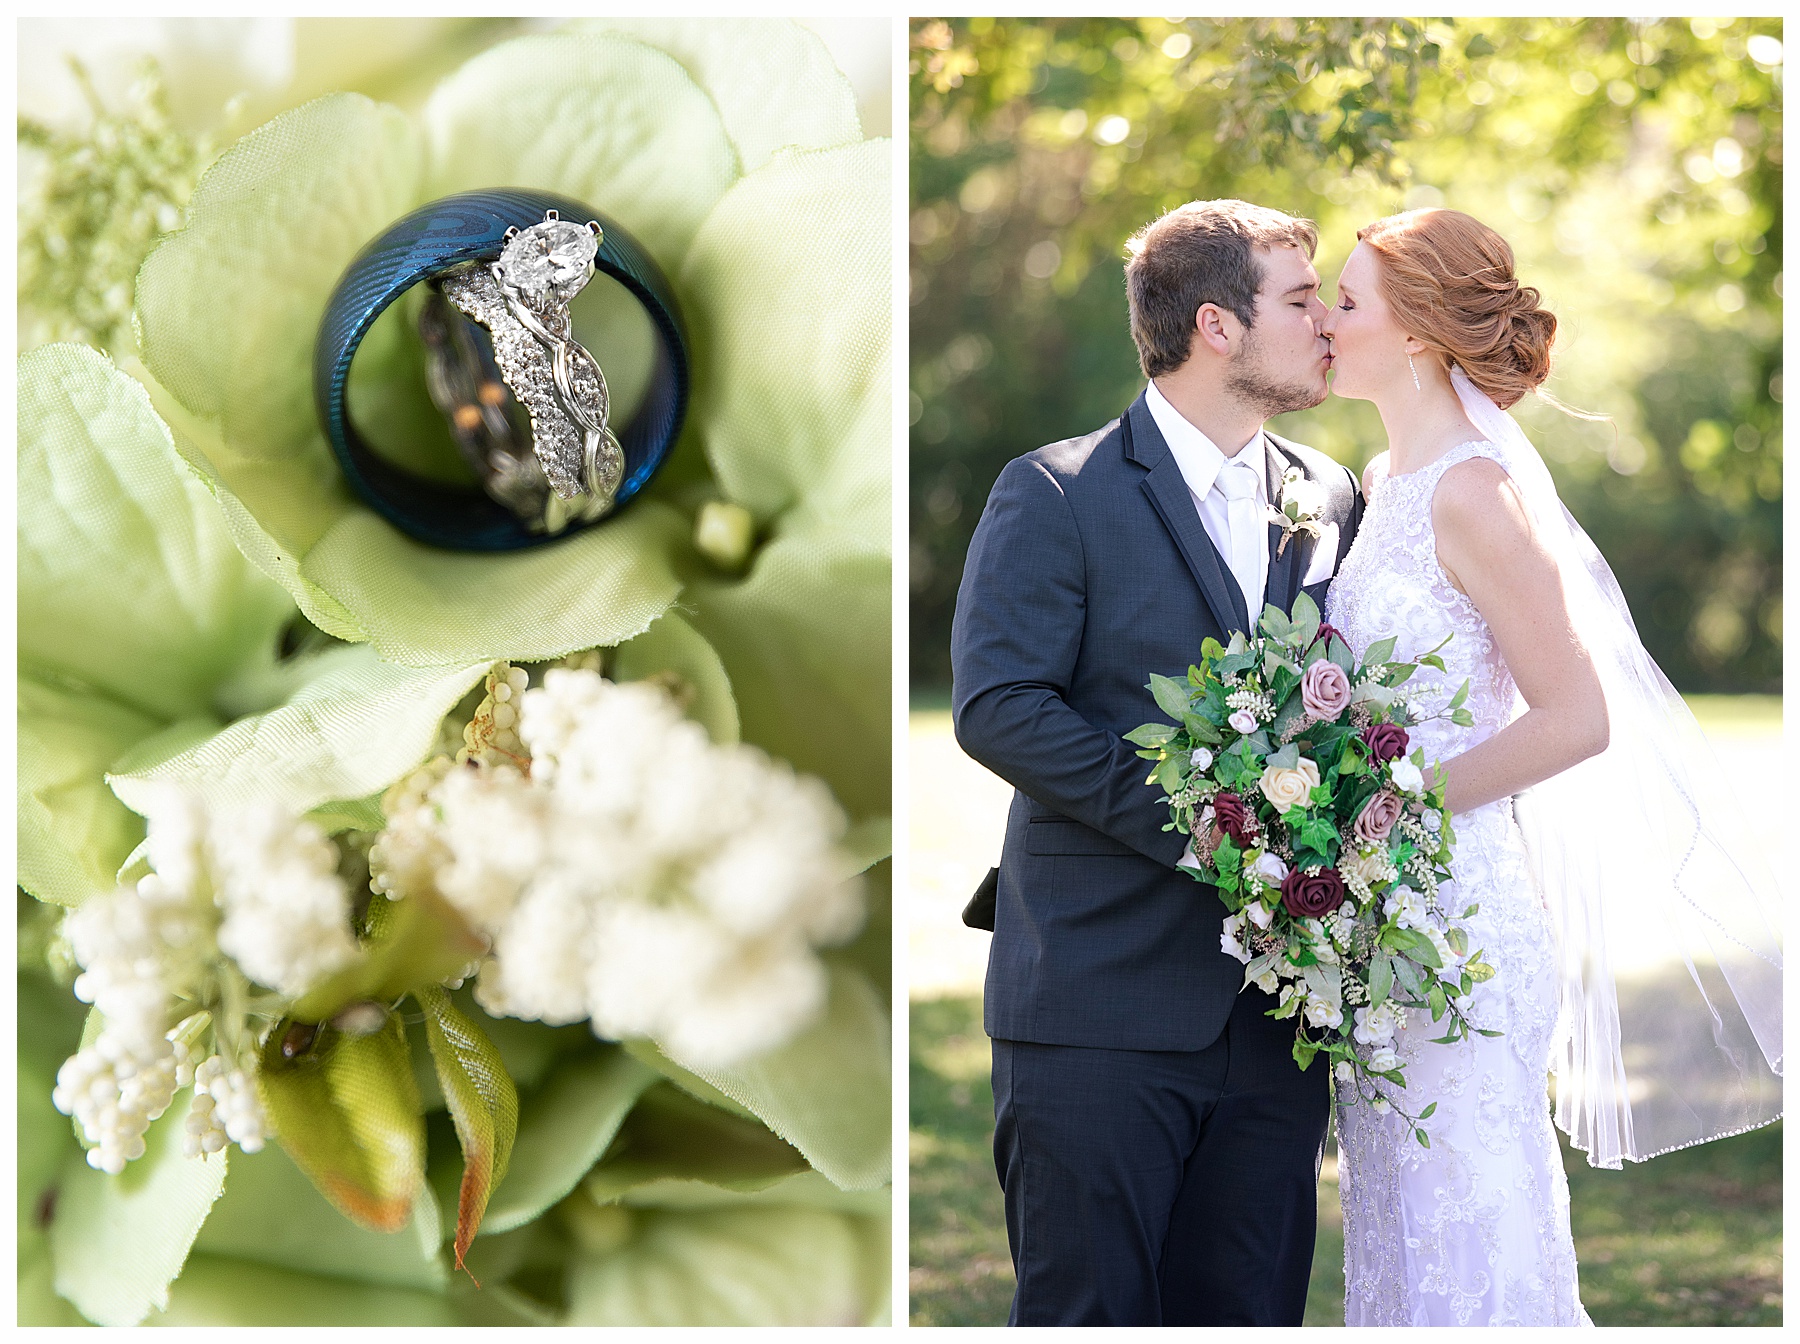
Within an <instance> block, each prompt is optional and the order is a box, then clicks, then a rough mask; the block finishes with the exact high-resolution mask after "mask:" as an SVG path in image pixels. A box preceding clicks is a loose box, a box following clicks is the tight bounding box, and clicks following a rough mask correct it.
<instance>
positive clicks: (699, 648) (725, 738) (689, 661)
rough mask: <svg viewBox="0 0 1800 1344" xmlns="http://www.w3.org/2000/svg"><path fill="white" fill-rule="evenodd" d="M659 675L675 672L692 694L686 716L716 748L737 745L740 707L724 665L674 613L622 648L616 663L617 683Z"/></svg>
mask: <svg viewBox="0 0 1800 1344" xmlns="http://www.w3.org/2000/svg"><path fill="white" fill-rule="evenodd" d="M660 672H669V673H674V674H675V676H676V677H677V678H679V680H680V684H681V688H682V690H683V691H685V692H690V693H691V694H692V700H691V701H690V702H689V703H688V705H687V716H688V717H689V718H690V719H693V720H694V721H695V722H697V723H699V724H701V725H702V726H703V727H704V728H705V729H706V732H707V735H708V736H709V737H711V738H712V740H713V741H714V742H717V743H727V742H736V741H737V740H738V715H737V702H736V701H735V700H734V699H733V698H732V695H731V678H730V677H728V676H727V675H726V674H725V665H724V664H723V663H721V662H720V661H719V655H718V654H717V653H715V652H713V647H712V645H710V644H708V643H707V642H706V640H705V639H704V638H702V637H701V635H700V633H699V632H698V631H697V630H695V629H694V627H693V626H691V625H689V624H688V623H687V622H686V621H684V620H683V619H682V618H681V617H679V616H677V615H676V614H675V613H674V612H672V611H670V612H665V613H664V614H663V615H662V616H660V617H658V618H657V621H656V623H655V624H654V625H652V626H651V627H650V628H649V629H648V630H646V631H644V633H643V634H641V635H639V636H638V637H637V638H636V639H632V640H627V641H626V642H625V643H623V644H621V645H619V649H618V654H617V660H616V662H615V663H614V664H613V679H614V680H615V681H640V680H643V679H644V678H646V677H653V676H655V675H657V674H658V673H660Z"/></svg>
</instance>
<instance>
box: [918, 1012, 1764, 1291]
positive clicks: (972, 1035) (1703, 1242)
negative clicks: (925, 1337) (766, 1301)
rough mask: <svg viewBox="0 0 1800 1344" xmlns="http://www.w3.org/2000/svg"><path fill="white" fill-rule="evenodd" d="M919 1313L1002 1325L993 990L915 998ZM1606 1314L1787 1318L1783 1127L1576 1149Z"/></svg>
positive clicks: (1336, 1244) (1576, 1210)
mask: <svg viewBox="0 0 1800 1344" xmlns="http://www.w3.org/2000/svg"><path fill="white" fill-rule="evenodd" d="M911 1070H912V1145H911V1146H912V1156H911V1162H912V1231H911V1238H912V1245H911V1265H912V1307H911V1312H912V1316H911V1319H912V1323H913V1324H914V1325H999V1324H1002V1323H1004V1322H1005V1320H1006V1309H1007V1304H1008V1303H1010V1302H1011V1300H1012V1288H1013V1274H1012V1261H1011V1259H1010V1257H1009V1256H1008V1254H1007V1249H1006V1223H1005V1219H1004V1216H1003V1214H1002V1211H1001V1207H1000V1188H999V1186H998V1185H997V1184H996V1183H995V1179H994V1163H993V1153H992V1149H991V1147H990V1145H991V1142H992V1137H993V1106H994V1099H993V1093H992V1091H991V1090H990V1088H989V1085H988V1041H987V1037H986V1036H985V1035H983V1034H982V1030H981V1003H980V1000H979V999H974V998H966V997H963V998H944V999H931V1000H924V1001H921V1002H917V1003H914V1004H913V1005H912V1064H911ZM1563 1157H1564V1166H1565V1167H1566V1168H1567V1170H1568V1172H1569V1187H1570V1198H1571V1201H1572V1205H1573V1217H1574V1229H1575V1249H1576V1254H1577V1257H1578V1258H1579V1260H1580V1262H1581V1298H1582V1301H1583V1303H1584V1304H1586V1306H1587V1309H1588V1314H1589V1315H1591V1316H1592V1317H1593V1318H1594V1322H1595V1324H1596V1325H1780V1324H1781V1126H1780V1125H1771V1126H1769V1127H1768V1128H1766V1129H1761V1130H1757V1131H1754V1132H1753V1133H1750V1134H1745V1135H1740V1136H1739V1137H1737V1138H1733V1139H1723V1140H1720V1141H1719V1142H1717V1143H1709V1144H1705V1145H1703V1146H1701V1147H1699V1148H1693V1149H1688V1150H1686V1151H1684V1152H1679V1153H1671V1154H1669V1155H1667V1156H1666V1157H1659V1158H1657V1159H1656V1160H1655V1161H1654V1162H1648V1163H1644V1164H1641V1165H1638V1164H1628V1165H1627V1167H1626V1169H1625V1170H1624V1171H1616V1172H1615V1171H1594V1170H1592V1169H1591V1168H1590V1167H1588V1165H1587V1162H1586V1160H1585V1159H1583V1158H1582V1157H1581V1155H1580V1154H1578V1153H1571V1152H1569V1151H1567V1150H1565V1151H1564V1154H1563ZM1343 1265H1344V1242H1343V1232H1342V1222H1341V1219H1340V1216H1339V1213H1338V1202H1337V1179H1336V1164H1335V1163H1334V1162H1332V1161H1331V1160H1329V1158H1328V1160H1327V1162H1326V1165H1325V1179H1324V1180H1322V1181H1321V1182H1320V1185H1319V1240H1318V1248H1317V1250H1316V1252H1315V1253H1314V1257H1313V1277H1312V1286H1311V1290H1310V1292H1309V1294H1308V1297H1307V1305H1306V1323H1307V1324H1308V1325H1341V1324H1342V1323H1343V1311H1344V1301H1343V1297H1344V1269H1343Z"/></svg>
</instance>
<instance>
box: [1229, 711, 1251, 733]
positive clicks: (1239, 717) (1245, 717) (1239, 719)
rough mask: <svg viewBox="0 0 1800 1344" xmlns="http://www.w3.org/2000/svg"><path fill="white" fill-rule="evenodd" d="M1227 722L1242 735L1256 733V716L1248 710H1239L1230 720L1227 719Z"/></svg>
mask: <svg viewBox="0 0 1800 1344" xmlns="http://www.w3.org/2000/svg"><path fill="white" fill-rule="evenodd" d="M1225 722H1226V723H1229V724H1230V725H1231V726H1232V727H1233V728H1235V729H1237V730H1238V731H1239V732H1240V733H1245V734H1249V733H1254V732H1255V731H1256V715H1254V714H1252V713H1251V712H1250V711H1249V710H1247V709H1240V710H1238V711H1237V712H1236V713H1234V714H1233V715H1232V716H1231V717H1230V718H1229V719H1226V720H1225Z"/></svg>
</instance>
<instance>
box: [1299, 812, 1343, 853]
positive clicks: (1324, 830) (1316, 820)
mask: <svg viewBox="0 0 1800 1344" xmlns="http://www.w3.org/2000/svg"><path fill="white" fill-rule="evenodd" d="M1294 838H1295V840H1296V841H1297V842H1298V843H1299V844H1301V845H1304V846H1305V847H1306V848H1307V849H1310V850H1313V851H1314V852H1315V853H1317V854H1318V855H1319V856H1320V857H1321V858H1323V859H1324V860H1325V862H1326V863H1327V864H1329V863H1330V862H1331V861H1332V860H1333V859H1335V858H1336V857H1337V849H1338V843H1339V838H1338V828H1337V823H1335V822H1334V821H1332V819H1331V818H1330V817H1321V816H1316V815H1313V814H1311V813H1308V814H1306V816H1305V819H1304V820H1303V821H1301V823H1300V824H1299V826H1297V827H1295V828H1294Z"/></svg>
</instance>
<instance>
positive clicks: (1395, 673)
mask: <svg viewBox="0 0 1800 1344" xmlns="http://www.w3.org/2000/svg"><path fill="white" fill-rule="evenodd" d="M1418 670H1419V665H1418V664H1417V663H1389V664H1388V666H1387V671H1386V672H1384V673H1382V676H1381V684H1382V685H1384V686H1388V687H1397V686H1404V685H1406V683H1407V682H1409V681H1411V680H1412V676H1413V673H1415V672H1417V671H1418Z"/></svg>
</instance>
